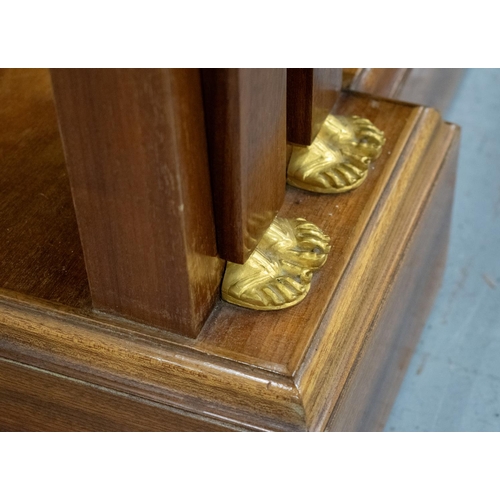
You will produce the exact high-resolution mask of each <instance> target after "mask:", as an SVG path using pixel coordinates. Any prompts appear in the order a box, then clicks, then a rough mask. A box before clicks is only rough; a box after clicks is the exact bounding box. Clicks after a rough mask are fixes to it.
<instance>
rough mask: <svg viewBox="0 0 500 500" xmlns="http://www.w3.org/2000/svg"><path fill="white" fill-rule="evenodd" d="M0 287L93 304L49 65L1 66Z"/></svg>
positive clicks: (80, 305) (65, 301)
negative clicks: (45, 66) (21, 67)
mask: <svg viewBox="0 0 500 500" xmlns="http://www.w3.org/2000/svg"><path fill="white" fill-rule="evenodd" d="M0 288H5V289H9V290H14V291H17V292H20V293H24V294H26V295H31V296H34V297H38V298H40V299H44V300H50V301H55V302H60V303H63V304H66V305H68V306H72V307H78V308H79V309H82V308H89V307H90V290H89V285H88V281H87V275H86V271H85V263H84V259H83V252H82V247H81V244H80V238H79V235H78V227H77V224H76V217H75V211H74V208H73V202H72V200H71V192H70V187H69V182H68V176H67V173H66V167H65V161H64V153H63V148H62V143H61V139H60V136H59V131H58V126H57V117H56V111H55V107H54V101H53V98H52V89H51V83H50V77H49V73H48V71H47V70H43V69H0Z"/></svg>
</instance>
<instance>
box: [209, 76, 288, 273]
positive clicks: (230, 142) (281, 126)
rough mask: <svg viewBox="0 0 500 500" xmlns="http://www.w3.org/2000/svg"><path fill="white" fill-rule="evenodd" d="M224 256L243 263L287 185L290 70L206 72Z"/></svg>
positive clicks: (215, 192)
mask: <svg viewBox="0 0 500 500" xmlns="http://www.w3.org/2000/svg"><path fill="white" fill-rule="evenodd" d="M202 80H203V94H204V104H205V119H206V125H207V138H208V150H209V155H210V169H211V175H212V190H213V195H214V209H215V218H216V227H217V245H218V250H219V253H220V255H221V256H222V257H223V258H224V259H226V260H230V261H232V262H237V263H240V264H242V263H244V262H245V261H246V259H247V258H248V256H249V255H250V254H251V252H252V251H253V250H254V248H255V247H256V245H257V243H258V242H259V240H260V238H261V237H262V235H263V234H264V232H265V230H266V229H267V228H268V227H269V225H270V224H271V222H272V220H273V219H274V217H275V216H276V214H277V213H278V210H279V208H280V207H281V205H282V203H283V199H284V195H285V184H286V70H285V69H208V70H202Z"/></svg>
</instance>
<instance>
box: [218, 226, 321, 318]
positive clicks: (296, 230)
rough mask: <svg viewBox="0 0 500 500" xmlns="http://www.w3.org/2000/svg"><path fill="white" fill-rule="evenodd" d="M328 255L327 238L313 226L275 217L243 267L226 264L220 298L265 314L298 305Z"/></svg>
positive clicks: (230, 263) (241, 265)
mask: <svg viewBox="0 0 500 500" xmlns="http://www.w3.org/2000/svg"><path fill="white" fill-rule="evenodd" d="M329 251H330V238H329V237H328V236H327V235H326V234H325V233H323V231H321V229H320V228H319V227H318V226H316V225H315V224H312V223H311V222H308V221H306V220H305V219H285V218H281V217H276V219H274V221H273V223H272V224H271V226H270V227H269V228H268V229H267V231H266V233H265V234H264V236H263V238H262V239H261V241H260V242H259V244H258V245H257V248H256V249H255V250H254V251H253V253H252V254H251V255H250V257H249V258H248V260H247V261H246V262H245V264H234V263H232V262H228V263H227V267H226V272H225V274H224V279H223V281H222V298H223V299H224V300H225V301H227V302H230V303H232V304H236V305H238V306H241V307H246V308H249V309H257V310H264V311H273V310H278V309H285V308H287V307H291V306H293V305H295V304H298V303H299V302H300V301H301V300H303V299H304V298H305V296H306V295H307V293H308V292H309V288H310V286H311V280H312V276H313V273H314V272H315V271H316V270H318V269H319V268H320V267H321V266H322V265H323V264H324V263H325V262H326V259H327V256H328V252H329Z"/></svg>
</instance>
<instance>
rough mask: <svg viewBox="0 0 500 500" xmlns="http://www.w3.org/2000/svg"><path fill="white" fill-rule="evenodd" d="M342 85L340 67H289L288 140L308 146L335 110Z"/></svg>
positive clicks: (287, 89)
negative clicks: (333, 109)
mask: <svg viewBox="0 0 500 500" xmlns="http://www.w3.org/2000/svg"><path fill="white" fill-rule="evenodd" d="M341 86H342V70H341V69H340V68H331V69H330V68H314V69H313V68H288V69H287V71H286V115H287V117H286V140H287V141H288V142H292V143H295V144H302V145H304V146H309V145H310V144H311V143H312V142H313V140H314V138H315V137H316V135H317V134H318V132H319V129H320V128H321V125H323V122H324V121H325V120H326V117H327V116H328V114H329V113H330V111H331V110H332V108H333V106H334V104H335V102H336V101H337V98H338V96H339V93H340V89H341Z"/></svg>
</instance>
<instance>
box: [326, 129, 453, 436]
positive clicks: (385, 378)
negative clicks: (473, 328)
mask: <svg viewBox="0 0 500 500" xmlns="http://www.w3.org/2000/svg"><path fill="white" fill-rule="evenodd" d="M440 135H441V136H442V137H443V139H444V142H445V144H446V143H447V144H449V149H448V152H447V155H446V157H445V158H444V164H443V167H442V169H441V172H440V173H439V176H438V178H437V179H436V180H435V183H434V186H433V187H432V192H431V193H429V195H428V199H427V200H426V202H425V203H426V206H425V208H424V211H423V213H422V216H421V218H420V220H419V221H418V222H417V225H416V228H415V231H414V233H413V235H412V236H411V240H410V242H409V244H408V246H407V248H406V250H405V252H404V255H403V258H402V259H401V261H400V262H399V263H398V266H399V268H398V270H397V273H395V275H394V278H393V281H392V283H390V286H389V287H388V289H387V290H386V292H385V293H386V296H385V297H384V299H383V305H382V306H381V308H380V313H379V315H378V317H377V318H376V319H375V321H374V322H373V324H372V325H371V328H370V331H369V332H368V333H367V334H366V335H365V339H364V343H363V346H362V347H361V349H360V353H359V354H358V357H357V359H356V361H355V364H354V365H353V369H352V370H351V372H350V373H349V376H348V379H347V381H346V384H345V385H344V387H343V389H342V393H341V395H340V397H339V399H338V401H337V402H336V405H335V408H334V410H333V412H332V416H331V417H330V420H329V422H328V424H327V427H326V428H327V430H329V431H373V430H377V431H382V430H383V429H384V426H385V423H386V421H387V418H388V416H389V413H390V411H391V408H392V405H393V403H394V400H395V398H396V395H397V393H398V391H399V387H400V385H401V382H402V381H403V378H404V376H405V373H406V369H407V367H408V363H409V362H410V359H411V356H412V354H413V351H414V349H415V346H416V344H417V342H418V339H419V337H420V334H421V332H422V330H423V328H424V326H425V322H426V318H427V316H428V314H429V313H430V311H431V308H432V305H433V302H434V297H435V295H436V293H437V291H438V289H439V285H440V282H441V277H442V274H443V271H444V265H445V261H446V254H447V250H448V239H449V221H450V219H451V209H452V201H453V193H454V187H455V172H456V168H455V166H456V163H457V153H458V142H459V134H458V133H456V129H455V127H452V126H447V125H443V127H442V129H441V130H440ZM432 149H434V151H432ZM442 149H443V147H442V145H440V144H439V143H435V144H434V147H433V148H431V150H430V151H429V152H428V160H429V161H435V158H432V156H433V155H435V154H440V152H439V150H442ZM418 187H419V186H416V188H418ZM429 263H433V265H429ZM389 279H390V278H389ZM394 311H402V313H400V314H394ZM358 401H365V402H366V403H365V404H364V405H359V404H357V403H358Z"/></svg>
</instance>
